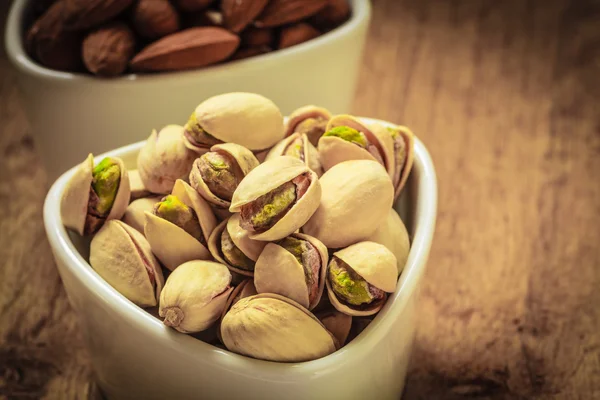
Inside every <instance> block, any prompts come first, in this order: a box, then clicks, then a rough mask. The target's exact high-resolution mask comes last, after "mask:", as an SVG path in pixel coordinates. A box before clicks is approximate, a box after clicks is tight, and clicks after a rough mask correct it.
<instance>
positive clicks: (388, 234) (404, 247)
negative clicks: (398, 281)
mask: <svg viewBox="0 0 600 400" xmlns="http://www.w3.org/2000/svg"><path fill="white" fill-rule="evenodd" d="M366 240H368V241H371V242H375V243H379V244H382V245H384V246H385V247H387V248H388V249H389V250H390V251H391V252H392V253H393V254H394V256H395V257H396V261H397V267H398V275H399V274H400V273H401V272H402V270H403V269H404V266H405V265H406V260H407V259H408V253H409V252H410V239H409V237H408V231H407V230H406V227H405V226H404V222H402V219H401V218H400V216H399V215H398V213H397V212H396V210H394V209H393V208H390V211H389V212H388V216H387V218H386V219H385V221H384V222H383V223H382V224H381V225H380V226H379V227H378V228H377V230H376V231H375V232H373V234H372V235H371V236H369V237H368V238H367V239H366Z"/></svg>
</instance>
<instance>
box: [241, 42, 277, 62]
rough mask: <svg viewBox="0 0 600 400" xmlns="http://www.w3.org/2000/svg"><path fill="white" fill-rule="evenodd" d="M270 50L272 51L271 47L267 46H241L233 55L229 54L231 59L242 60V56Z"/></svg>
mask: <svg viewBox="0 0 600 400" xmlns="http://www.w3.org/2000/svg"><path fill="white" fill-rule="evenodd" d="M270 51H273V49H272V48H270V47H268V46H254V47H243V48H240V49H239V50H238V51H236V52H235V53H234V54H233V56H231V61H234V60H243V59H244V58H250V57H254V56H258V55H261V54H266V53H268V52H270Z"/></svg>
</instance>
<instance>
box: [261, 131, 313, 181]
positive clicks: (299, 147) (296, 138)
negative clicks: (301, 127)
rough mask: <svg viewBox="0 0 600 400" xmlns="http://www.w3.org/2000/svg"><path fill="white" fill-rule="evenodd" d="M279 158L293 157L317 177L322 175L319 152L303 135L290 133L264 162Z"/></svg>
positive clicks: (270, 152)
mask: <svg viewBox="0 0 600 400" xmlns="http://www.w3.org/2000/svg"><path fill="white" fill-rule="evenodd" d="M279 156H290V157H295V158H297V159H299V160H300V161H302V162H303V163H305V164H306V165H307V166H308V167H309V168H310V169H312V170H313V171H314V172H315V173H316V174H317V176H321V175H323V167H322V166H321V160H320V158H319V152H318V151H317V149H316V148H315V146H313V145H312V143H310V142H309V141H308V137H307V136H306V134H304V133H292V134H291V135H290V136H288V137H286V138H285V139H283V140H282V141H280V142H279V143H277V144H276V145H275V146H273V148H272V149H271V151H269V154H267V157H266V160H270V159H273V158H275V157H279Z"/></svg>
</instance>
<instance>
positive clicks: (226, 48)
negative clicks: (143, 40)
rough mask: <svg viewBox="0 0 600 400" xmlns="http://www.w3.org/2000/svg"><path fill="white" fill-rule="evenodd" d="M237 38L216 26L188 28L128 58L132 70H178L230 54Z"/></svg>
mask: <svg viewBox="0 0 600 400" xmlns="http://www.w3.org/2000/svg"><path fill="white" fill-rule="evenodd" d="M239 43H240V38H239V37H238V36H236V35H234V34H233V33H231V32H229V31H227V30H225V29H222V28H217V27H201V28H189V29H186V30H183V31H180V32H176V33H173V34H171V35H168V36H165V37H163V38H162V39H159V40H158V41H156V42H154V43H152V44H150V45H148V46H147V47H145V48H144V49H143V50H142V51H140V52H139V53H138V54H137V55H136V56H135V57H134V58H133V60H131V63H130V66H131V68H132V70H134V71H138V72H142V71H178V70H185V69H192V68H199V67H204V66H206V65H211V64H215V63H217V62H219V61H222V60H224V59H226V58H228V57H229V56H231V55H232V54H233V52H234V51H235V50H236V49H237V47H238V45H239Z"/></svg>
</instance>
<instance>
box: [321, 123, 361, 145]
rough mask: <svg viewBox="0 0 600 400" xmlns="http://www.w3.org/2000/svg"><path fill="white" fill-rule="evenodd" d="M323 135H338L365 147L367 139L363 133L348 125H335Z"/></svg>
mask: <svg viewBox="0 0 600 400" xmlns="http://www.w3.org/2000/svg"><path fill="white" fill-rule="evenodd" d="M323 136H335V137H339V138H340V139H344V140H345V141H347V142H352V143H356V144H357V145H359V146H361V147H367V139H366V138H365V135H364V134H362V133H361V132H359V131H357V130H356V129H353V128H350V127H348V126H336V127H335V128H332V129H330V130H329V131H327V132H325V134H324V135H323Z"/></svg>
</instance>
